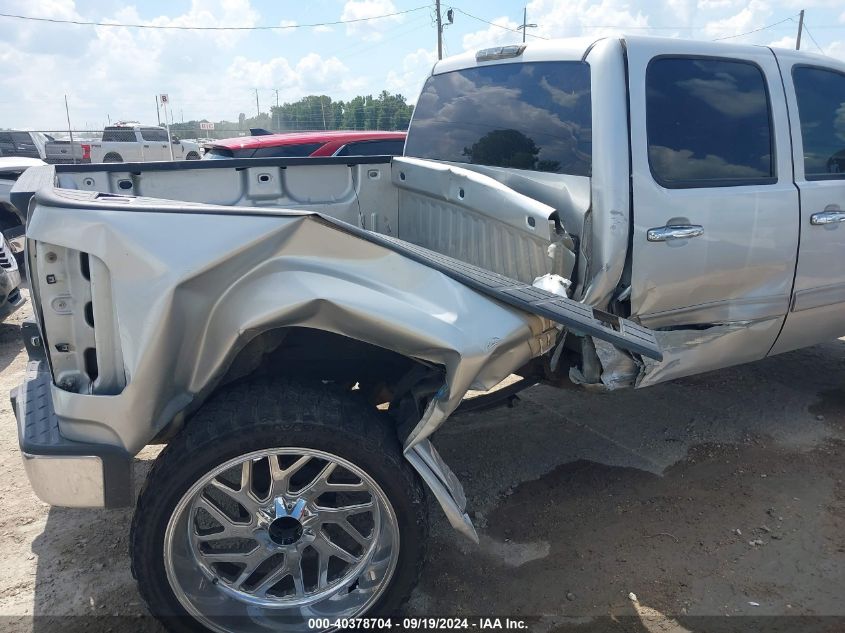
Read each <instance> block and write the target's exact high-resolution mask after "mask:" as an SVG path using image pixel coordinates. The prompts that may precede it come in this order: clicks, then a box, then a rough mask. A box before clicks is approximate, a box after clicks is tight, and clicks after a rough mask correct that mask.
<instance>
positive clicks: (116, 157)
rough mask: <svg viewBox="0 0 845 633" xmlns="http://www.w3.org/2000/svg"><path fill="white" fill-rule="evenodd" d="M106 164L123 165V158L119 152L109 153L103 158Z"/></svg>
mask: <svg viewBox="0 0 845 633" xmlns="http://www.w3.org/2000/svg"><path fill="white" fill-rule="evenodd" d="M103 162H104V163H122V162H123V157H122V156H121V155H120V154H118V153H117V152H109V153H108V154H106V155H105V156H103Z"/></svg>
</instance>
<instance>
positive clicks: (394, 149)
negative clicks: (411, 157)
mask: <svg viewBox="0 0 845 633" xmlns="http://www.w3.org/2000/svg"><path fill="white" fill-rule="evenodd" d="M404 147H405V141H403V140H400V139H396V140H384V141H360V142H358V143H347V144H346V145H344V146H343V147H341V148H340V151H338V152H337V156H401V155H402V149H403V148H404Z"/></svg>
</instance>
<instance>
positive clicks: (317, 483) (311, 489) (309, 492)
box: [296, 462, 337, 499]
mask: <svg viewBox="0 0 845 633" xmlns="http://www.w3.org/2000/svg"><path fill="white" fill-rule="evenodd" d="M336 468H337V464H336V463H334V462H329V463H328V464H326V465H325V466H323V469H322V470H321V471H320V472H319V473H317V476H316V477H314V479H313V480H312V481H311V483H310V484H308V485H307V486H305V487H304V488H302V489H300V490H297V491H296V494H297V495H299V496H300V497H306V498H312V499H313V498H315V497H317V496H319V495H321V494H323V492H325V491H326V490H327V489H328V486H331V485H337V484H330V483H329V477H331V476H332V473H333V472H334V471H335V469H336Z"/></svg>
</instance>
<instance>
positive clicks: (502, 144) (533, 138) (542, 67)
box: [405, 62, 592, 176]
mask: <svg viewBox="0 0 845 633" xmlns="http://www.w3.org/2000/svg"><path fill="white" fill-rule="evenodd" d="M405 155H407V156H416V157H419V158H430V159H435V160H446V161H452V162H459V163H473V164H477V165H489V166H495V167H514V168H517V169H531V170H536V171H548V172H556V173H562V174H573V175H577V176H589V175H590V169H591V161H592V128H591V103H590V67H589V66H588V65H587V64H585V63H582V62H526V63H515V64H498V65H492V66H481V67H478V68H468V69H465V70H456V71H453V72H449V73H443V74H441V75H434V76H433V77H429V79H428V81H426V84H425V86H424V87H423V91H422V94H421V95H420V98H419V100H418V101H417V106H416V108H415V110H414V117H413V121H412V123H411V126H410V128H409V130H408V140H407V143H406V145H405Z"/></svg>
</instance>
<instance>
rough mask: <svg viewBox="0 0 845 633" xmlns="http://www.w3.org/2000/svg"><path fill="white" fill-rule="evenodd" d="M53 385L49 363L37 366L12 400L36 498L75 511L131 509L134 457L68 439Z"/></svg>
mask: <svg viewBox="0 0 845 633" xmlns="http://www.w3.org/2000/svg"><path fill="white" fill-rule="evenodd" d="M52 384H53V383H52V377H51V375H50V372H49V370H48V367H47V363H46V362H45V361H43V360H34V361H31V362H30V363H29V365H28V366H27V370H26V377H25V378H24V381H23V383H21V384H20V385H18V386H17V387H16V388H15V389H13V390H12V392H11V394H10V396H11V400H12V408H13V410H14V411H15V417H16V418H17V421H18V441H19V443H20V447H21V454H22V456H23V463H24V468H25V470H26V474H27V477H29V482H30V484H31V485H32V488H33V490H34V491H35V494H36V495H38V498H39V499H41V500H42V501H44V502H45V503H49V504H50V505H55V506H64V507H70V508H119V507H125V506H128V505H131V503H132V458H131V455H129V454H128V453H127V452H126V451H124V450H122V449H120V448H118V447H116V446H110V445H106V444H90V443H84V442H74V441H72V440H69V439H67V438H65V437H63V436H62V434H61V432H60V430H59V419H58V417H57V416H56V413H55V411H54V410H53V398H52V392H51V389H52Z"/></svg>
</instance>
